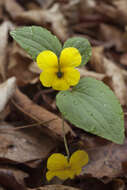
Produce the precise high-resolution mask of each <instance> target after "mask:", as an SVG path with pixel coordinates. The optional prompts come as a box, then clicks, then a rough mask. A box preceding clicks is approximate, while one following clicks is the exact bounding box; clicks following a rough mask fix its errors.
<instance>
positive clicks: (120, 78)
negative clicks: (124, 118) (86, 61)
mask: <svg viewBox="0 0 127 190" xmlns="http://www.w3.org/2000/svg"><path fill="white" fill-rule="evenodd" d="M91 64H92V65H93V67H94V68H95V70H96V71H97V72H99V73H104V74H106V76H107V77H109V78H111V81H110V87H111V88H112V89H113V90H114V92H115V94H116V96H117V97H118V98H119V100H120V103H121V104H122V105H126V104H127V96H126V92H127V86H126V82H125V75H124V73H123V71H124V70H123V69H122V68H120V67H119V66H118V65H117V64H115V63H114V62H113V61H111V60H109V59H107V58H106V57H105V56H104V54H103V47H97V48H93V54H92V59H91Z"/></svg>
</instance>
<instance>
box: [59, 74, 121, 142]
mask: <svg viewBox="0 0 127 190" xmlns="http://www.w3.org/2000/svg"><path fill="white" fill-rule="evenodd" d="M56 103H57V106H58V108H59V110H60V112H61V113H62V114H63V116H64V117H65V118H66V119H67V120H69V121H70V122H71V123H72V124H74V125H75V126H76V127H79V128H81V129H83V130H85V131H88V132H90V133H92V134H95V135H98V136H101V137H103V138H106V139H108V140H111V141H113V142H115V143H118V144H122V143H123V140H124V120H123V111H122V108H121V105H120V103H119V101H118V100H117V98H116V96H115V95H114V94H113V92H112V91H111V90H110V89H109V87H108V86H106V85H105V84H104V83H102V82H101V81H98V80H96V79H93V78H90V77H86V78H82V79H81V80H80V82H79V84H78V85H77V86H75V87H74V88H73V90H72V91H61V92H59V93H58V95H57V101H56Z"/></svg>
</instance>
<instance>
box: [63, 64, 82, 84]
mask: <svg viewBox="0 0 127 190" xmlns="http://www.w3.org/2000/svg"><path fill="white" fill-rule="evenodd" d="M63 73H64V80H65V81H66V82H67V83H68V84H69V85H70V86H71V85H72V86H73V85H76V84H77V83H78V82H79V80H80V72H79V71H78V70H77V69H75V68H73V67H70V68H66V69H63Z"/></svg>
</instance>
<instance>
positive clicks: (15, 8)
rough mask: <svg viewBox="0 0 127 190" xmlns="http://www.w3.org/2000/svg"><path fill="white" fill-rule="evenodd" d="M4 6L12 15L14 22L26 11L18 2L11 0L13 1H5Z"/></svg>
mask: <svg viewBox="0 0 127 190" xmlns="http://www.w3.org/2000/svg"><path fill="white" fill-rule="evenodd" d="M4 6H5V9H6V11H7V12H8V13H9V14H10V16H11V17H12V19H14V20H15V18H16V16H17V15H18V14H19V13H22V12H23V11H24V9H23V7H21V6H20V5H19V3H17V1H16V0H11V1H10V0H5V1H4Z"/></svg>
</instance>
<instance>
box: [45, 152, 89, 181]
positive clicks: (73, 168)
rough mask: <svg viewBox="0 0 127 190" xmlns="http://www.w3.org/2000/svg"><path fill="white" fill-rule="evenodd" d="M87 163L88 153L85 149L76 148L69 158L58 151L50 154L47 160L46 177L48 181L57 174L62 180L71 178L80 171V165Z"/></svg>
mask: <svg viewBox="0 0 127 190" xmlns="http://www.w3.org/2000/svg"><path fill="white" fill-rule="evenodd" d="M87 163H88V154H87V153H86V152H85V151H82V150H78V151H76V152H74V153H73V154H72V156H71V158H70V159H69V161H68V160H67V157H65V156H64V155H62V154H60V153H55V154H52V155H51V156H50V157H49V159H48V162H47V168H48V171H47V173H46V178H47V180H48V181H50V180H51V179H52V178H53V177H55V176H57V177H58V178H60V179H62V180H66V179H67V178H71V179H73V178H74V177H75V176H76V175H79V174H80V173H81V171H82V167H83V166H84V165H86V164H87Z"/></svg>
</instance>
